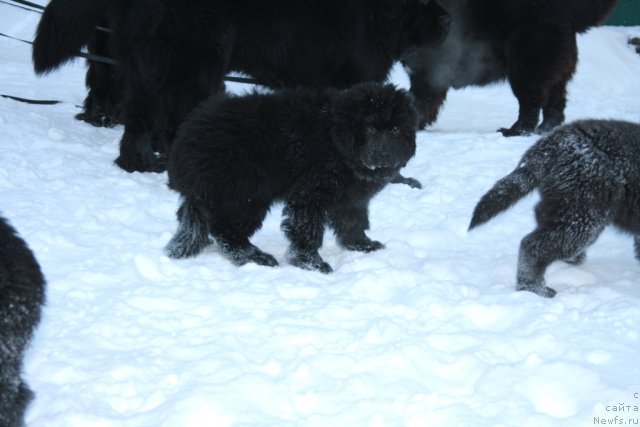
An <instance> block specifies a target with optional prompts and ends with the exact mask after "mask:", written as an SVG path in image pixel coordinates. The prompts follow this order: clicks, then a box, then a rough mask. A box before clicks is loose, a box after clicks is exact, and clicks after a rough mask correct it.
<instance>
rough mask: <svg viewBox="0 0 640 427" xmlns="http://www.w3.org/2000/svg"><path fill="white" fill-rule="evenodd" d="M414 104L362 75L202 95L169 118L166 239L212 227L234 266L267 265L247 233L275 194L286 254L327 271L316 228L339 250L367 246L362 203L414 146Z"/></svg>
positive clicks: (193, 245)
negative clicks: (172, 206)
mask: <svg viewBox="0 0 640 427" xmlns="http://www.w3.org/2000/svg"><path fill="white" fill-rule="evenodd" d="M416 130H417V113H416V112H415V110H414V107H413V100H412V98H411V96H410V95H408V94H407V93H406V92H405V91H402V90H398V89H396V88H395V87H394V86H392V85H380V84H376V83H362V84H359V85H356V86H354V87H352V88H350V89H346V90H342V91H340V90H335V89H324V90H322V89H289V90H283V91H281V92H276V93H273V94H266V95H265V94H251V95H248V96H243V97H231V98H225V97H223V96H220V95H219V96H214V97H212V98H210V99H209V100H207V101H205V102H204V103H203V104H202V105H201V106H199V107H197V109H196V110H195V111H194V112H193V113H192V114H191V115H190V117H189V118H188V119H187V120H186V121H185V122H184V123H183V124H182V125H181V127H180V129H179V131H178V135H177V137H176V140H175V141H174V143H173V146H172V150H171V154H170V156H169V167H168V173H169V186H170V187H171V188H172V189H174V190H177V191H178V192H180V194H181V195H182V205H181V206H180V209H179V210H178V221H179V227H178V231H177V232H176V234H175V236H174V237H173V239H172V240H171V241H170V242H169V243H168V245H167V247H166V251H167V254H168V255H169V256H170V257H173V258H183V257H188V256H194V255H196V254H198V253H199V252H200V251H202V249H203V248H204V247H205V246H206V245H208V244H209V235H212V236H213V237H214V239H215V241H216V242H217V243H218V246H219V248H220V250H221V252H222V253H223V254H225V255H226V256H227V257H228V258H230V259H231V261H232V262H233V263H235V264H237V265H242V264H245V263H247V262H255V263H257V264H260V265H267V266H274V265H277V261H276V259H275V258H274V257H273V256H271V255H270V254H267V253H265V252H263V251H261V250H260V249H259V248H257V247H256V246H254V245H253V244H251V243H250V242H249V237H251V236H252V235H253V234H254V233H255V232H256V231H257V230H258V229H259V228H260V227H261V225H262V222H263V220H264V218H265V216H266V214H267V212H268V211H269V208H270V206H271V205H272V204H273V203H274V202H276V201H283V202H284V203H285V207H284V211H283V214H284V217H285V219H284V220H283V223H282V228H283V230H284V232H285V234H286V236H287V237H288V239H289V241H290V245H291V246H290V249H289V253H288V258H289V262H290V263H291V264H293V265H296V266H298V267H301V268H304V269H310V270H319V271H321V272H323V273H329V272H331V271H332V269H331V266H329V264H327V263H326V262H324V261H323V259H322V258H321V257H320V255H319V254H318V249H319V248H320V247H321V246H322V238H323V234H324V230H325V225H328V226H330V227H331V228H333V230H334V231H335V233H336V236H337V239H338V242H339V243H340V244H341V245H342V246H343V247H344V248H346V249H350V250H356V251H364V252H370V251H375V250H378V249H381V248H383V245H382V243H380V242H377V241H372V240H371V239H369V237H367V236H366V234H365V230H367V229H368V228H369V217H368V205H369V200H370V199H371V198H372V197H373V196H374V195H375V194H376V193H377V192H378V191H380V190H381V189H382V188H383V187H384V186H385V185H386V184H387V183H388V182H389V181H390V180H391V179H392V178H394V177H395V176H396V175H397V174H398V171H399V170H400V168H402V167H403V166H404V165H405V164H406V163H407V162H408V161H409V159H411V157H413V155H414V153H415V149H416V146H415V136H416Z"/></svg>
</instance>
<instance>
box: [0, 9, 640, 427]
mask: <svg viewBox="0 0 640 427" xmlns="http://www.w3.org/2000/svg"><path fill="white" fill-rule="evenodd" d="M0 12H1V15H0V32H3V33H8V34H12V35H16V36H19V37H24V38H31V36H32V33H33V28H34V26H35V24H36V22H37V19H38V15H37V14H33V13H30V12H27V11H23V10H18V9H12V8H9V7H7V6H4V5H0ZM31 15H33V16H31ZM632 35H634V36H639V35H640V27H631V28H612V27H603V28H599V29H595V30H593V31H591V32H589V33H588V34H586V35H584V36H581V37H580V38H579V46H580V65H579V68H578V72H577V74H576V76H575V78H574V80H573V82H572V84H571V86H570V90H569V98H570V101H569V105H568V108H567V117H568V119H569V120H573V119H578V118H586V117H597V118H618V119H626V120H631V121H636V122H637V121H640V55H638V54H636V53H635V52H634V51H633V49H632V48H631V47H630V46H628V45H627V43H626V41H627V38H628V37H629V36H632ZM393 81H395V82H397V83H398V84H400V85H406V77H405V76H404V75H403V74H402V73H401V72H400V71H399V70H396V72H394V74H393ZM83 82H84V65H83V64H82V63H81V62H77V63H75V64H74V65H72V66H69V67H65V68H64V69H63V70H61V71H59V72H57V73H54V74H51V75H49V76H47V77H45V78H37V77H35V76H34V75H33V73H32V70H31V64H30V50H29V47H28V46H27V45H24V44H21V43H19V42H16V41H11V40H8V39H4V38H3V39H0V93H4V94H11V95H17V96H21V97H31V98H40V99H61V100H65V101H66V102H65V103H63V104H58V105H54V106H34V105H28V104H22V103H18V102H14V101H11V100H8V99H4V98H0V145H1V146H0V211H1V212H2V213H3V215H4V216H6V217H7V218H8V219H9V220H10V221H11V222H12V224H13V225H14V226H15V227H16V228H17V229H18V230H19V231H20V233H21V234H22V236H23V237H24V238H25V240H27V241H28V242H29V244H30V246H31V247H32V249H33V250H34V252H35V254H36V256H37V258H38V259H39V261H40V263H41V265H42V268H43V271H44V273H45V275H46V277H47V280H48V290H47V296H48V304H47V306H46V307H45V310H44V317H43V320H42V323H41V325H40V327H39V329H38V330H37V333H36V335H35V339H34V341H33V344H32V346H31V348H30V351H29V353H28V355H27V358H26V361H25V376H26V378H27V380H28V382H29V384H30V385H31V388H32V389H33V390H34V391H35V392H36V394H37V398H36V400H34V401H33V403H32V404H31V406H30V408H29V411H28V413H27V424H28V426H29V427H45V426H46V427H49V426H52V427H94V426H96V427H115V426H123V427H138V426H142V427H147V426H148V427H160V426H166V427H182V426H184V427H201V426H213V427H225V426H238V427H239V426H247V427H248V426H251V427H259V426H305V427H306V426H322V427H327V426H371V427H383V426H393V427H395V426H407V427H422V426H436V427H438V426H474V427H475V426H519V427H526V426H532V427H533V426H535V427H544V426H560V425H561V426H590V425H597V424H598V423H601V422H604V421H607V422H613V421H614V420H615V422H617V423H619V422H620V421H621V420H622V421H624V422H625V423H626V424H631V425H634V424H636V425H637V424H640V410H639V409H638V406H640V364H639V363H638V361H639V359H640V336H639V325H640V283H638V282H639V280H638V279H639V278H640V264H639V263H638V261H637V260H636V259H634V256H633V249H632V247H633V244H632V239H631V237H630V236H627V235H623V234H619V233H616V232H615V231H613V230H608V231H606V232H605V233H604V234H603V236H602V237H601V238H600V239H599V240H598V241H597V242H596V243H595V244H594V245H593V246H592V248H591V249H590V250H589V252H588V257H587V261H586V262H585V263H584V264H583V265H582V266H579V267H576V266H570V265H567V264H563V263H556V264H553V265H552V266H551V267H550V269H549V271H548V274H547V281H548V283H549V285H550V286H552V287H554V288H555V289H557V290H558V295H557V296H556V298H555V299H551V300H548V299H543V298H540V297H538V296H537V295H534V294H531V293H522V292H515V291H514V286H515V283H514V279H515V270H516V260H517V252H518V245H519V242H520V239H521V238H522V237H523V236H524V235H525V234H526V233H528V232H529V231H530V230H531V229H532V228H533V225H534V220H533V210H532V207H533V206H534V204H535V203H536V200H537V195H533V196H530V197H528V198H527V199H525V200H523V201H522V202H521V203H520V204H518V205H517V206H516V207H515V208H513V209H512V210H510V211H508V212H506V213H504V214H503V215H501V216H499V217H497V218H496V219H495V220H493V221H492V222H490V223H488V224H487V225H485V226H483V227H480V228H478V229H477V230H474V231H473V232H472V233H467V231H466V230H467V226H468V223H469V219H470V215H471V212H472V210H473V207H474V206H475V203H476V202H477V200H478V199H479V197H480V196H481V195H482V194H483V193H484V192H485V191H486V190H487V189H489V188H490V187H491V186H492V185H493V183H494V182H495V181H496V180H497V179H498V178H500V177H501V176H503V175H505V174H506V173H507V172H509V171H510V170H511V169H512V168H513V167H514V165H515V164H516V162H517V161H518V159H519V158H520V156H521V155H522V153H523V152H524V151H525V150H526V149H527V148H528V147H529V146H530V145H531V144H532V143H533V142H534V141H535V140H536V137H534V136H532V137H517V138H511V139H507V138H503V137H502V136H501V135H500V134H499V133H497V132H496V129H498V128H499V127H502V126H507V125H511V124H512V122H513V121H514V120H515V118H516V114H517V103H516V100H515V98H514V97H513V96H512V95H511V92H510V89H509V87H508V86H507V85H496V86H492V87H488V88H471V89H466V90H460V91H455V92H451V93H450V96H449V99H448V101H447V104H446V107H445V109H444V110H443V112H442V115H441V119H440V121H439V122H438V123H437V124H436V125H435V126H434V127H433V128H431V129H429V130H428V131H426V132H420V133H419V136H418V151H417V154H416V157H415V158H414V160H413V161H412V162H411V163H410V164H409V166H408V167H407V168H406V169H405V170H404V173H405V175H408V176H413V177H415V178H417V179H419V180H420V181H422V183H423V185H424V189H422V190H415V189H411V188H409V187H407V186H403V185H393V186H390V187H388V188H386V189H385V190H384V191H383V192H382V193H380V194H379V195H378V196H377V197H376V198H375V199H374V200H373V202H372V205H371V209H370V213H371V230H370V233H369V235H370V236H371V237H372V238H374V239H378V240H380V241H382V242H384V243H385V244H386V249H384V250H381V251H379V252H375V253H371V254H366V253H353V252H347V251H344V250H342V249H340V248H339V247H338V246H337V245H336V243H335V239H334V237H333V236H332V234H331V233H329V232H328V233H327V234H326V236H325V245H324V247H323V248H322V250H321V254H322V256H323V257H324V258H325V260H326V261H327V262H329V263H330V264H331V265H332V266H333V268H334V270H335V272H334V273H333V274H330V275H324V274H321V273H315V272H309V271H303V270H300V269H297V268H294V267H292V266H289V265H288V264H287V262H286V260H285V256H284V255H285V251H286V245H287V243H286V240H285V238H284V236H283V233H282V232H281V231H280V228H279V222H280V207H279V206H277V207H275V208H274V209H273V210H272V213H271V215H270V216H269V217H268V218H267V220H266V222H265V224H264V226H263V228H262V229H261V230H260V231H259V232H258V233H257V234H256V235H255V236H254V238H253V241H254V243H256V244H257V245H258V246H259V247H261V248H262V249H264V250H266V251H268V252H270V253H272V254H274V255H275V256H276V258H278V260H279V261H280V266H279V267H276V268H267V267H259V266H256V265H246V266H244V267H241V268H237V267H235V266H233V265H232V264H231V263H230V262H229V261H227V260H226V259H225V258H223V257H222V256H221V255H220V254H219V253H218V251H217V250H216V249H215V247H212V248H210V249H207V250H206V251H205V252H204V253H203V254H201V255H200V256H198V257H197V258H195V259H190V260H181V261H176V260H171V259H169V258H167V257H166V256H165V255H164V254H163V251H162V249H163V246H164V245H165V244H166V242H167V241H168V240H169V239H170V237H171V235H172V233H173V231H174V230H175V227H176V219H175V210H176V208H177V202H178V196H177V194H175V193H173V192H172V191H170V190H169V189H168V188H167V187H166V174H141V173H134V174H127V173H125V172H123V171H122V170H120V169H118V168H117V167H115V166H114V165H113V163H112V161H113V159H114V158H115V157H116V155H117V151H118V140H119V137H120V134H121V132H122V129H121V128H115V129H98V128H94V127H91V126H89V125H86V124H84V123H82V122H78V121H76V120H74V119H73V115H74V114H75V113H77V112H78V109H77V108H76V107H75V105H79V104H80V103H81V102H82V100H83V98H84V95H85V89H84V84H83ZM239 87H240V86H235V88H239ZM616 416H617V417H618V418H615V417H616Z"/></svg>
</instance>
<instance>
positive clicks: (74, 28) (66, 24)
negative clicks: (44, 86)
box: [32, 0, 111, 74]
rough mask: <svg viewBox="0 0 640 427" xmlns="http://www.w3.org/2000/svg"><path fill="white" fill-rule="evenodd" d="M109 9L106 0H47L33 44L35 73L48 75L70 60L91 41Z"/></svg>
mask: <svg viewBox="0 0 640 427" xmlns="http://www.w3.org/2000/svg"><path fill="white" fill-rule="evenodd" d="M110 6H111V1H110V0H51V2H50V3H49V4H48V5H47V7H46V9H45V10H44V13H43V14H42V18H40V22H39V23H38V28H37V30H36V37H35V40H34V42H33V51H32V59H33V68H34V70H35V72H36V73H37V74H44V73H48V72H50V71H53V70H55V69H56V68H58V67H60V66H61V65H62V64H64V63H65V62H67V61H69V60H71V59H73V58H74V57H75V55H76V54H77V53H78V52H80V49H81V48H82V47H83V46H84V45H86V44H87V42H88V41H89V40H90V39H91V37H92V36H93V34H94V31H95V30H96V26H97V25H98V24H99V23H100V21H101V20H103V19H104V18H105V17H106V16H107V11H108V8H109V7H110Z"/></svg>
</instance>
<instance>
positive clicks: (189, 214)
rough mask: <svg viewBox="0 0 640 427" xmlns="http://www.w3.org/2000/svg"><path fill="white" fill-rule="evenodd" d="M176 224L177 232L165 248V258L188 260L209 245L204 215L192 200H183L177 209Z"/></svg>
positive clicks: (207, 227) (207, 226)
mask: <svg viewBox="0 0 640 427" xmlns="http://www.w3.org/2000/svg"><path fill="white" fill-rule="evenodd" d="M178 222H179V224H178V231H176V234H175V235H174V236H173V238H172V239H171V240H170V241H169V243H167V246H166V247H165V253H166V254H167V256H169V257H170V258H188V257H192V256H195V255H197V254H199V253H200V252H202V250H203V249H204V248H205V247H206V246H207V245H208V244H209V243H210V240H209V225H208V223H207V218H206V213H204V212H203V211H202V210H201V209H200V208H199V207H198V206H197V205H196V204H195V203H194V202H193V201H192V200H189V199H188V198H183V199H182V205H181V206H180V208H179V209H178Z"/></svg>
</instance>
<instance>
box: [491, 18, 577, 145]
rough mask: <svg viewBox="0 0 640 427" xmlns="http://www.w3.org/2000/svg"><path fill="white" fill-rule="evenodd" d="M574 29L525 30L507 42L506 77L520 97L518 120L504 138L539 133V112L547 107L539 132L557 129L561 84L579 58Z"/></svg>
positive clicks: (562, 105)
mask: <svg viewBox="0 0 640 427" xmlns="http://www.w3.org/2000/svg"><path fill="white" fill-rule="evenodd" d="M576 52H577V48H576V44H575V34H574V32H573V29H570V28H564V27H561V26H557V25H546V26H536V27H535V28H528V29H522V30H520V31H519V32H517V33H515V34H513V35H512V36H511V37H510V39H509V40H508V42H507V64H509V65H508V68H509V69H508V71H507V75H508V78H509V83H510V84H511V89H512V90H513V94H514V95H515V96H516V98H518V103H519V105H520V111H519V115H518V120H517V121H516V122H515V123H514V124H513V126H511V128H509V129H500V132H502V134H503V135H504V136H514V135H527V134H530V133H532V132H533V131H534V130H536V126H537V124H538V121H539V118H540V110H541V109H542V108H543V107H547V112H546V117H545V119H546V121H547V122H546V124H544V126H542V127H541V128H540V129H539V130H540V131H545V130H546V129H550V128H552V127H554V126H555V123H556V122H557V121H558V120H559V119H560V118H561V117H560V116H559V115H558V113H562V112H563V111H564V98H565V93H564V88H563V86H562V82H566V81H568V80H569V79H570V78H571V75H572V74H573V71H574V69H575V61H576V59H575V58H576V55H577V53H576Z"/></svg>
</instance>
